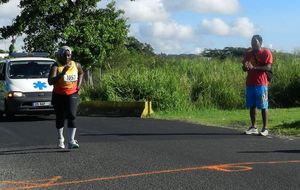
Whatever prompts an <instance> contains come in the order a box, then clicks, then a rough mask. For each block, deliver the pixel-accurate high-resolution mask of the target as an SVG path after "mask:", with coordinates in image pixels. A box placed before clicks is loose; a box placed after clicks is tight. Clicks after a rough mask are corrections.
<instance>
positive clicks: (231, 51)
mask: <svg viewBox="0 0 300 190" xmlns="http://www.w3.org/2000/svg"><path fill="white" fill-rule="evenodd" d="M245 50H246V48H241V47H237V48H236V47H225V48H224V49H205V50H204V51H203V52H202V53H201V55H202V56H204V57H213V58H219V59H225V58H230V57H242V56H243V55H244V52H245Z"/></svg>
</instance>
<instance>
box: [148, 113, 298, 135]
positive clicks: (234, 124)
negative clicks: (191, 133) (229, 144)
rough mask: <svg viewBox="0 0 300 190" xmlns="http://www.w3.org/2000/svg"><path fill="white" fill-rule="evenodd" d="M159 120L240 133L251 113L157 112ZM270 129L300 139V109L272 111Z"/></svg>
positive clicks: (273, 132)
mask: <svg viewBox="0 0 300 190" xmlns="http://www.w3.org/2000/svg"><path fill="white" fill-rule="evenodd" d="M152 117H153V118H157V119H168V120H180V121H187V122H191V123H198V124H204V125H209V126H218V127H226V128H234V129H238V130H240V131H244V130H246V129H247V128H248V127H249V126H250V118H249V111H248V110H247V109H243V110H230V111H228V110H219V109H205V110H197V111H186V112H177V111H174V112H155V113H154V114H153V115H152ZM257 126H258V127H259V128H261V126H262V120H261V112H260V110H257ZM269 129H270V131H271V133H272V134H275V135H280V136H294V137H300V108H289V109H270V110H269Z"/></svg>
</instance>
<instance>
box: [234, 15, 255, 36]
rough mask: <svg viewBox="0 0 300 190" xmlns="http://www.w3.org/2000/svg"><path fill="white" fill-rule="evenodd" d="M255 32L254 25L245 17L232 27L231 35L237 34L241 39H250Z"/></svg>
mask: <svg viewBox="0 0 300 190" xmlns="http://www.w3.org/2000/svg"><path fill="white" fill-rule="evenodd" d="M256 32H257V29H256V28H255V26H254V24H253V23H252V22H251V21H250V20H249V19H248V18H246V17H243V18H238V19H237V21H236V23H235V24H234V26H233V27H232V33H233V34H239V35H241V36H243V37H251V36H252V35H253V34H254V33H256Z"/></svg>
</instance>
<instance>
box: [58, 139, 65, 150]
mask: <svg viewBox="0 0 300 190" xmlns="http://www.w3.org/2000/svg"><path fill="white" fill-rule="evenodd" d="M64 142H65V139H58V144H57V147H58V148H61V149H64V148H65V143H64Z"/></svg>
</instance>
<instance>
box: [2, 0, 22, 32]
mask: <svg viewBox="0 0 300 190" xmlns="http://www.w3.org/2000/svg"><path fill="white" fill-rule="evenodd" d="M19 3H20V0H10V1H9V2H8V3H4V4H1V5H0V18H1V19H0V27H1V26H5V25H8V24H11V20H12V19H13V18H15V17H16V16H17V15H18V14H19V13H20V8H19V7H18V5H19Z"/></svg>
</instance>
